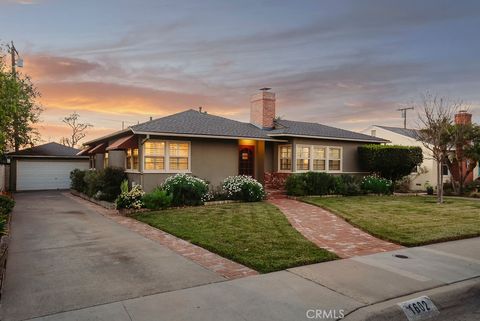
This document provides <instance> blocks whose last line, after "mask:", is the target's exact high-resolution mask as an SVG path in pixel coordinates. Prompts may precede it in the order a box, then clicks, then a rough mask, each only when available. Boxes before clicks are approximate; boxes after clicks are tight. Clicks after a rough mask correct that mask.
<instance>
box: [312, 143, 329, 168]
mask: <svg viewBox="0 0 480 321" xmlns="http://www.w3.org/2000/svg"><path fill="white" fill-rule="evenodd" d="M325 162H326V153H325V147H320V146H313V170H314V171H324V170H325V169H326V168H325V165H326V164H325Z"/></svg>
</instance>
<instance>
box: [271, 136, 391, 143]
mask: <svg viewBox="0 0 480 321" xmlns="http://www.w3.org/2000/svg"><path fill="white" fill-rule="evenodd" d="M267 135H268V136H271V137H277V136H280V137H282V136H286V137H303V138H314V139H325V140H343V141H350V142H363V143H384V144H386V143H390V141H389V140H387V139H385V140H383V139H382V140H373V139H372V140H366V139H365V140H363V139H354V138H340V137H325V136H309V135H292V134H267ZM362 135H365V134H362ZM366 136H368V135H366Z"/></svg>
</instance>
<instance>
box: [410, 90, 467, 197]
mask: <svg viewBox="0 0 480 321" xmlns="http://www.w3.org/2000/svg"><path fill="white" fill-rule="evenodd" d="M461 105H462V102H459V101H451V100H449V99H447V98H445V97H439V96H436V95H432V94H430V93H426V94H424V95H422V100H421V103H420V104H419V106H416V107H417V110H421V111H422V112H421V113H420V114H419V122H420V124H419V127H420V128H419V135H418V140H419V141H420V142H422V144H423V146H424V147H425V148H426V149H427V150H429V151H430V152H431V154H432V157H433V159H434V160H435V161H436V162H437V203H439V204H441V203H443V174H442V166H443V164H445V162H446V160H447V157H448V155H449V153H450V151H451V150H452V149H453V148H454V146H453V145H452V142H451V139H450V137H449V136H450V133H449V130H450V128H451V126H452V122H453V116H454V115H455V113H456V111H457V110H458V109H459V107H460V106H461Z"/></svg>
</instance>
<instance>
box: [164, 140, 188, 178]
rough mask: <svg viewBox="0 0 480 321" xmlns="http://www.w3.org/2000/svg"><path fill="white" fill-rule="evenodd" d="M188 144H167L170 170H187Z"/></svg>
mask: <svg viewBox="0 0 480 321" xmlns="http://www.w3.org/2000/svg"><path fill="white" fill-rule="evenodd" d="M188 153H189V151H188V143H169V165H170V170H174V171H186V170H188Z"/></svg>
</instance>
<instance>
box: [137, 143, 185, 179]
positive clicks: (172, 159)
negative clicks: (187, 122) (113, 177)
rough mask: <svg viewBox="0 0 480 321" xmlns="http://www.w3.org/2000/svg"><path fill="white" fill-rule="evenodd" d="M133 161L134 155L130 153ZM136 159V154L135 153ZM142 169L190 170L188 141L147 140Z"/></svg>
mask: <svg viewBox="0 0 480 321" xmlns="http://www.w3.org/2000/svg"><path fill="white" fill-rule="evenodd" d="M132 157H133V158H132V162H133V163H135V155H132ZM137 159H138V154H137ZM143 161H144V170H145V171H162V172H167V173H168V172H186V171H189V170H190V143H189V142H177V141H157V140H149V141H147V142H145V144H144V156H143Z"/></svg>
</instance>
